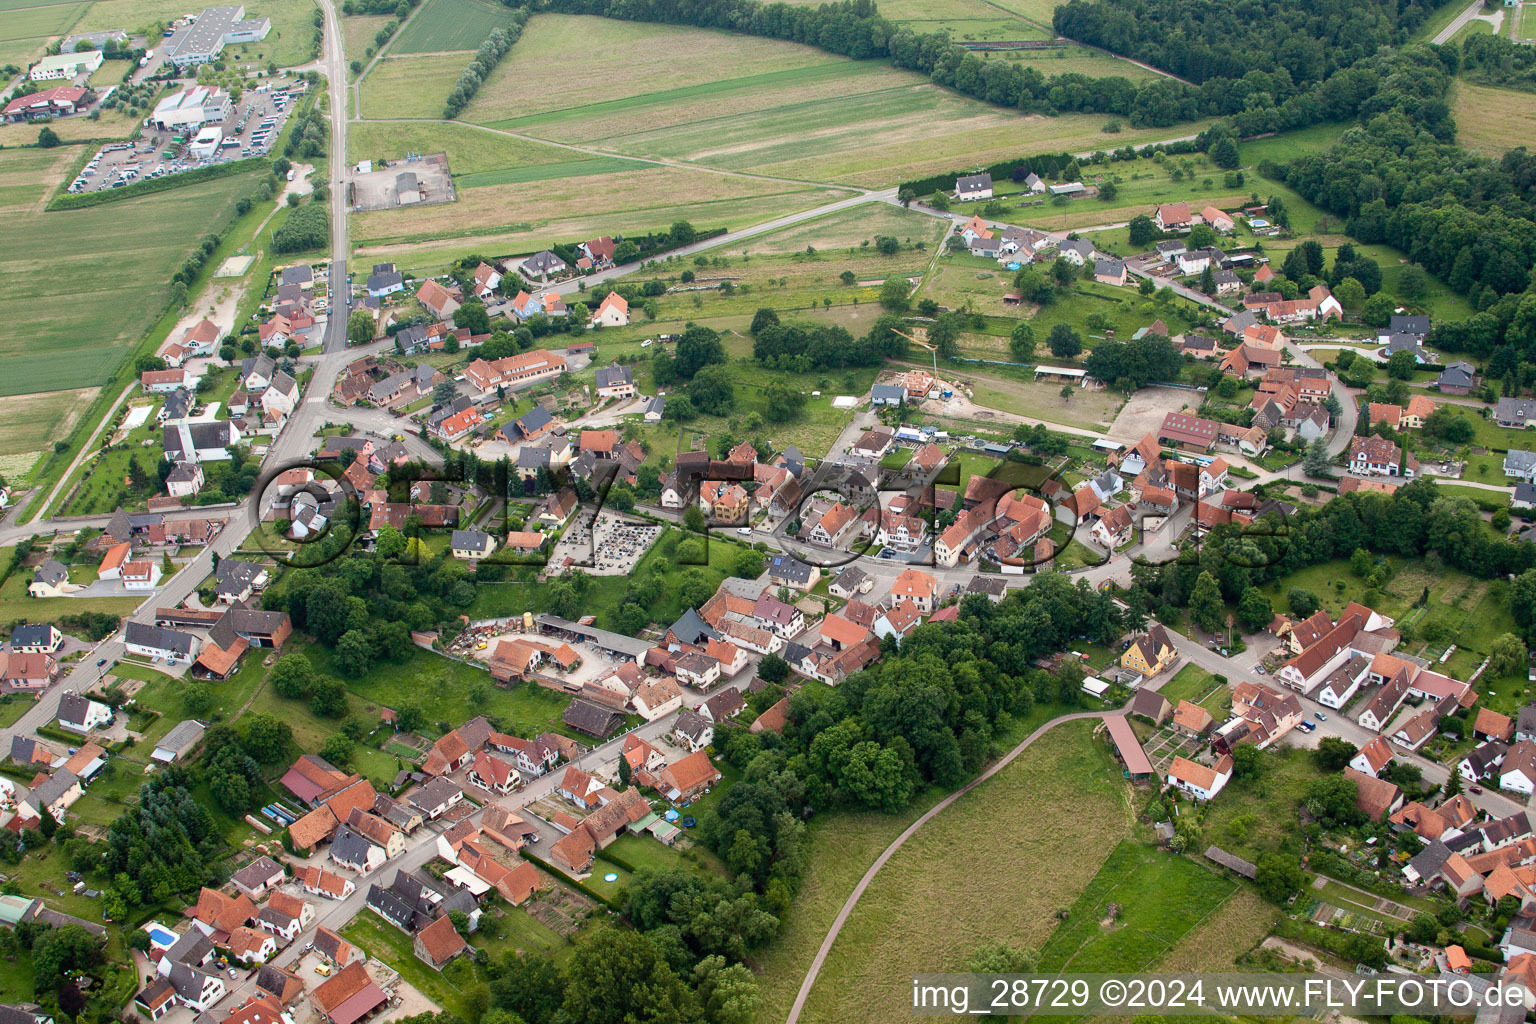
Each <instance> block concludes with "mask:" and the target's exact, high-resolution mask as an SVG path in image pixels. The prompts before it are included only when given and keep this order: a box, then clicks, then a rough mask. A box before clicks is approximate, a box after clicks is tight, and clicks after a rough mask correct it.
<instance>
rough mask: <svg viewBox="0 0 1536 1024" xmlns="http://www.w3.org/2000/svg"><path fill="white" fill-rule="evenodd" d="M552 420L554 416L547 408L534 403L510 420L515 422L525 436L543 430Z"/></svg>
mask: <svg viewBox="0 0 1536 1024" xmlns="http://www.w3.org/2000/svg"><path fill="white" fill-rule="evenodd" d="M553 420H554V417H553V416H551V415H550V413H549V410H548V409H546V408H544V407H543V406H542V405H536V406H534V407H533V408H532V409H529V410H528V411H527V412H525V413H523V414H522V415H521V416H519V417H518V418H517V419H515V420H513V421H512V422H514V423H516V424H517V428H518V429H519V430H521V431H522V432H523V434H524V436H526V435H528V434H533V433H536V432H538V431H540V430H543V429H544V428H545V427H547V426H548V425H549V424H550V423H551V422H552V421H553Z"/></svg>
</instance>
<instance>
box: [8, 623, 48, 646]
mask: <svg viewBox="0 0 1536 1024" xmlns="http://www.w3.org/2000/svg"><path fill="white" fill-rule="evenodd" d="M51 643H53V627H52V626H50V625H48V624H46V623H29V622H23V623H22V624H21V625H19V626H16V627H15V628H13V629H12V630H11V646H12V647H40V646H41V647H46V646H48V645H49V644H51Z"/></svg>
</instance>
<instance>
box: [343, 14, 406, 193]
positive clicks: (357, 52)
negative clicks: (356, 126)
mask: <svg viewBox="0 0 1536 1024" xmlns="http://www.w3.org/2000/svg"><path fill="white" fill-rule="evenodd" d="M393 20H394V19H393V18H391V17H390V16H389V15H387V14H349V15H347V16H346V17H344V18H342V19H341V48H342V51H343V52H344V53H346V55H347V59H348V60H360V61H363V62H365V63H366V62H367V60H368V58H369V57H370V56H372V54H371V53H370V51H371V50H373V48H374V43H373V40H374V37H375V36H377V35H378V34H379V29H381V28H383V27H384V26H385V25H387V24H389V22H391V21H393ZM351 134H352V129H351V128H350V127H349V128H348V129H347V135H348V139H347V141H349V142H350V141H351ZM356 162H357V161H356V160H353V163H356Z"/></svg>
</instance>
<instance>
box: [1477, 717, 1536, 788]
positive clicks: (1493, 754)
mask: <svg viewBox="0 0 1536 1024" xmlns="http://www.w3.org/2000/svg"><path fill="white" fill-rule="evenodd" d="M1526 710H1533V709H1524V708H1522V709H1521V713H1520V717H1521V719H1524V718H1525V717H1526V716H1525V711H1526ZM1520 727H1521V728H1522V729H1524V727H1525V724H1524V723H1523V722H1522V724H1521V726H1520ZM1508 750H1509V748H1508V747H1506V746H1505V745H1504V744H1503V743H1501V742H1499V741H1498V740H1489V741H1488V742H1487V743H1483V744H1481V745H1479V746H1477V747H1474V748H1473V749H1472V750H1470V751H1468V753H1467V756H1466V758H1465V759H1464V760H1466V761H1467V762H1468V763H1469V764H1471V766H1472V770H1473V771H1474V772H1475V773H1476V774H1478V775H1482V774H1483V773H1484V772H1486V771H1487V770H1488V768H1489V766H1490V765H1494V764H1497V763H1498V762H1499V761H1501V760H1503V759H1504V755H1505V753H1507V752H1508Z"/></svg>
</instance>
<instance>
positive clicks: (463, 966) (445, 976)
mask: <svg viewBox="0 0 1536 1024" xmlns="http://www.w3.org/2000/svg"><path fill="white" fill-rule="evenodd" d="M341 935H342V937H343V938H345V939H346V940H347V941H348V942H351V943H352V944H353V945H355V946H358V947H359V948H361V949H363V950H365V951H366V952H367V953H368V955H369V956H373V957H376V958H378V959H379V960H382V961H383V962H384V963H386V964H389V966H391V967H393V968H394V969H395V970H397V971H399V972H400V977H402V978H403V979H405V980H406V981H407V982H409V983H410V984H412V985H414V986H415V987H416V988H417V989H418V990H419V991H420V992H421V993H422V995H424V996H426V997H427V998H428V999H430V1000H432V1001H433V1002H434V1003H437V1004H438V1005H439V1006H441V1007H442V1008H443V1009H445V1010H448V1011H449V1012H451V1013H455V1014H458V1015H459V1016H460V1017H466V1016H467V1015H468V1013H469V1009H468V1006H467V1005H466V1000H465V998H464V992H465V990H466V989H467V988H468V987H470V985H472V984H474V983H476V982H482V981H484V980H485V969H484V968H483V967H479V966H477V965H475V963H474V962H473V961H472V960H471V959H470V958H468V957H459V958H458V959H457V960H455V961H454V962H453V963H452V964H450V965H449V966H448V969H447V970H445V971H434V970H433V969H432V968H430V967H428V966H427V965H426V964H425V963H423V962H422V961H421V960H419V959H417V957H416V953H415V950H414V948H413V947H412V945H411V937H410V936H409V935H406V934H405V933H404V932H402V931H401V930H400V929H398V928H396V927H395V926H394V925H392V924H390V923H389V922H388V921H385V920H384V919H383V918H382V917H380V916H379V915H378V914H375V913H374V912H373V911H371V910H364V911H363V912H362V913H361V914H359V915H357V917H355V918H353V919H352V921H351V922H350V923H348V924H347V925H346V927H344V928H342V929H341Z"/></svg>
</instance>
